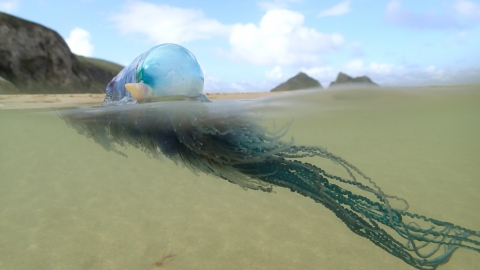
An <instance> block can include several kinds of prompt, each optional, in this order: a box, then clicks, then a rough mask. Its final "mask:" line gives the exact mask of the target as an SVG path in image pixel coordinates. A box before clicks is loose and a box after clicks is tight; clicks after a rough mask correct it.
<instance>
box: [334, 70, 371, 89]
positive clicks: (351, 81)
mask: <svg viewBox="0 0 480 270" xmlns="http://www.w3.org/2000/svg"><path fill="white" fill-rule="evenodd" d="M338 86H378V84H376V83H374V82H373V81H372V80H371V79H370V78H369V77H367V76H362V77H355V78H352V77H350V76H348V75H347V74H345V73H343V72H340V73H338V76H337V79H336V80H335V81H334V82H332V83H330V86H329V87H338Z"/></svg>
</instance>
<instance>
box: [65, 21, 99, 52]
mask: <svg viewBox="0 0 480 270" xmlns="http://www.w3.org/2000/svg"><path fill="white" fill-rule="evenodd" d="M90 39H91V35H90V33H89V32H88V31H86V30H84V29H82V28H78V27H75V29H73V30H72V31H70V36H69V37H68V38H66V39H65V41H66V42H67V44H68V47H70V50H71V51H72V52H73V53H75V54H79V55H83V56H92V55H93V45H92V44H91V43H90Z"/></svg>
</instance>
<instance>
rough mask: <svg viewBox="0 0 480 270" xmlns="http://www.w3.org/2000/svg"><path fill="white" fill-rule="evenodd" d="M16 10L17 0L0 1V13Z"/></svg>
mask: <svg viewBox="0 0 480 270" xmlns="http://www.w3.org/2000/svg"><path fill="white" fill-rule="evenodd" d="M17 8H18V0H0V11H4V12H12V11H15V10H16V9H17Z"/></svg>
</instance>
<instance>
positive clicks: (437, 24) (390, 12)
mask: <svg viewBox="0 0 480 270" xmlns="http://www.w3.org/2000/svg"><path fill="white" fill-rule="evenodd" d="M385 19H386V21H387V22H389V23H393V24H397V25H401V26H406V27H410V28H418V29H449V28H461V24H460V23H459V21H458V20H457V19H456V18H454V17H453V16H452V14H451V12H450V13H442V14H436V13H432V12H423V13H422V12H414V11H411V10H408V9H405V8H403V6H402V2H401V0H392V1H390V2H389V3H388V4H387V9H386V11H385Z"/></svg>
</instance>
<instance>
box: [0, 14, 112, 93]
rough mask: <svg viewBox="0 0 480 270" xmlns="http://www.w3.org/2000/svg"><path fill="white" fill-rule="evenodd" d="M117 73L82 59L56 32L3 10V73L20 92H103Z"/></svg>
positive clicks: (0, 22)
mask: <svg viewBox="0 0 480 270" xmlns="http://www.w3.org/2000/svg"><path fill="white" fill-rule="evenodd" d="M117 66H118V65H117ZM120 69H121V66H119V69H118V71H120ZM118 71H117V72H118ZM115 75H116V73H114V72H111V71H108V70H105V69H104V68H101V67H98V66H95V65H87V64H86V61H82V62H81V61H79V59H77V56H76V55H74V54H73V53H72V52H71V51H70V48H69V47H68V45H67V43H66V42H65V41H64V40H63V38H62V37H61V36H60V35H59V34H58V33H57V32H55V31H53V30H51V29H49V28H46V27H44V26H42V25H39V24H36V23H33V22H30V21H27V20H23V19H20V18H18V17H15V16H12V15H9V14H6V13H2V12H0V76H1V77H3V78H4V79H5V80H7V81H9V82H11V83H12V84H14V85H15V87H16V88H17V89H18V90H19V91H20V92H21V93H33V94H40V93H41V94H49V93H92V92H104V89H105V86H106V84H107V83H108V82H109V81H110V80H111V79H112V78H113V77H114V76H115Z"/></svg>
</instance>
